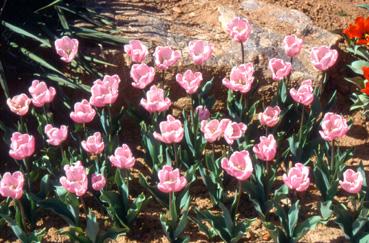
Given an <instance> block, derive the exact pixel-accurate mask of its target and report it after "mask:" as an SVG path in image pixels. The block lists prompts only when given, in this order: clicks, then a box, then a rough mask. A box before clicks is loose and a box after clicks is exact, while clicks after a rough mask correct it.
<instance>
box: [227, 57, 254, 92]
mask: <svg viewBox="0 0 369 243" xmlns="http://www.w3.org/2000/svg"><path fill="white" fill-rule="evenodd" d="M253 82H254V65H253V64H252V63H247V64H242V65H240V66H236V67H233V68H232V70H231V75H230V79H227V78H224V79H223V81H222V83H223V85H224V86H226V87H227V88H228V89H230V90H232V91H235V92H237V91H238V92H241V93H243V94H245V93H247V92H249V91H250V89H251V86H252V83H253Z"/></svg>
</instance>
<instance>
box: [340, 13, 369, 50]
mask: <svg viewBox="0 0 369 243" xmlns="http://www.w3.org/2000/svg"><path fill="white" fill-rule="evenodd" d="M343 33H344V34H345V35H346V36H347V37H348V38H350V39H356V44H358V45H369V17H367V18H366V19H365V18H364V17H357V18H356V19H355V23H353V24H350V25H349V26H348V27H347V28H346V29H344V30H343Z"/></svg>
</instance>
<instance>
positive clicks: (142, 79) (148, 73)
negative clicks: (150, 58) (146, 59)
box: [130, 63, 155, 89]
mask: <svg viewBox="0 0 369 243" xmlns="http://www.w3.org/2000/svg"><path fill="white" fill-rule="evenodd" d="M130 75H131V78H132V79H133V81H134V82H132V83H131V84H132V86H133V87H135V88H137V89H144V88H145V87H146V86H147V85H149V84H151V83H152V81H154V78H155V68H153V67H150V66H147V65H146V64H145V63H141V64H133V65H132V67H131V72H130Z"/></svg>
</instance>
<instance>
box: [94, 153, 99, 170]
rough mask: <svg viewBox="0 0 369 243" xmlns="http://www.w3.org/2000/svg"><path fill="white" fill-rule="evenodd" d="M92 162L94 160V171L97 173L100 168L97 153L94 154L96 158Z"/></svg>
mask: <svg viewBox="0 0 369 243" xmlns="http://www.w3.org/2000/svg"><path fill="white" fill-rule="evenodd" d="M94 162H95V170H96V173H99V171H100V169H99V156H98V155H96V158H95V159H94Z"/></svg>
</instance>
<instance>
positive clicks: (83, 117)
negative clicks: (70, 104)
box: [69, 99, 96, 123]
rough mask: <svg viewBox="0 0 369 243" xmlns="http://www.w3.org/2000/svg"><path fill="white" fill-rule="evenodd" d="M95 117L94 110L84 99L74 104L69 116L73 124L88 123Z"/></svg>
mask: <svg viewBox="0 0 369 243" xmlns="http://www.w3.org/2000/svg"><path fill="white" fill-rule="evenodd" d="M95 115H96V111H95V110H94V108H92V106H91V104H90V103H89V102H88V101H87V100H86V99H83V100H82V101H81V102H77V103H75V104H74V110H73V111H72V112H71V113H70V115H69V116H70V118H71V119H72V120H73V121H74V122H75V123H89V122H91V121H92V120H93V119H94V118H95Z"/></svg>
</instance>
